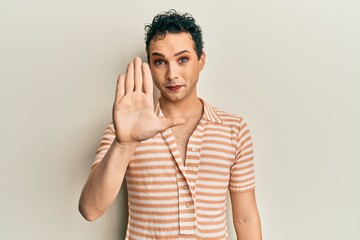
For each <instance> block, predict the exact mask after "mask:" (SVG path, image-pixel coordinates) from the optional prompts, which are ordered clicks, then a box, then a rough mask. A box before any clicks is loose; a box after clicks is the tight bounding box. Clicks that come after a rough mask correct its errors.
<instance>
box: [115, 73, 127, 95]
mask: <svg viewBox="0 0 360 240" xmlns="http://www.w3.org/2000/svg"><path fill="white" fill-rule="evenodd" d="M124 84H125V76H124V74H120V75H119V77H118V80H117V83H116V93H115V102H118V101H120V100H121V99H122V98H123V96H124V95H125V85H124Z"/></svg>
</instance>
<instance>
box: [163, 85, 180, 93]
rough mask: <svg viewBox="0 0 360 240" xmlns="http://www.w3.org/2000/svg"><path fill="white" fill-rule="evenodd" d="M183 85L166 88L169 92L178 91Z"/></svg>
mask: <svg viewBox="0 0 360 240" xmlns="http://www.w3.org/2000/svg"><path fill="white" fill-rule="evenodd" d="M181 87H183V85H172V86H166V88H167V89H169V90H170V91H171V92H176V91H178V90H179V89H180V88H181Z"/></svg>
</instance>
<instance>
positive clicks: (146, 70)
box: [141, 63, 153, 94]
mask: <svg viewBox="0 0 360 240" xmlns="http://www.w3.org/2000/svg"><path fill="white" fill-rule="evenodd" d="M141 69H142V74H143V78H144V79H143V88H144V92H145V93H149V94H153V81H152V77H151V71H150V67H149V64H147V63H143V64H142V65H141Z"/></svg>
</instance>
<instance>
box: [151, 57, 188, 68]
mask: <svg viewBox="0 0 360 240" xmlns="http://www.w3.org/2000/svg"><path fill="white" fill-rule="evenodd" d="M188 61H189V58H188V57H181V58H180V59H179V61H178V62H179V63H180V64H184V63H186V62H188ZM154 64H155V65H157V66H160V65H164V64H166V62H165V61H164V60H161V59H157V60H155V61H154Z"/></svg>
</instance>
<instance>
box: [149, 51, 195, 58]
mask: <svg viewBox="0 0 360 240" xmlns="http://www.w3.org/2000/svg"><path fill="white" fill-rule="evenodd" d="M183 53H190V51H188V50H182V51H180V52H177V53H175V54H174V57H176V56H179V55H181V54H183ZM151 56H160V57H165V55H164V54H162V53H159V52H153V53H152V54H151Z"/></svg>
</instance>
